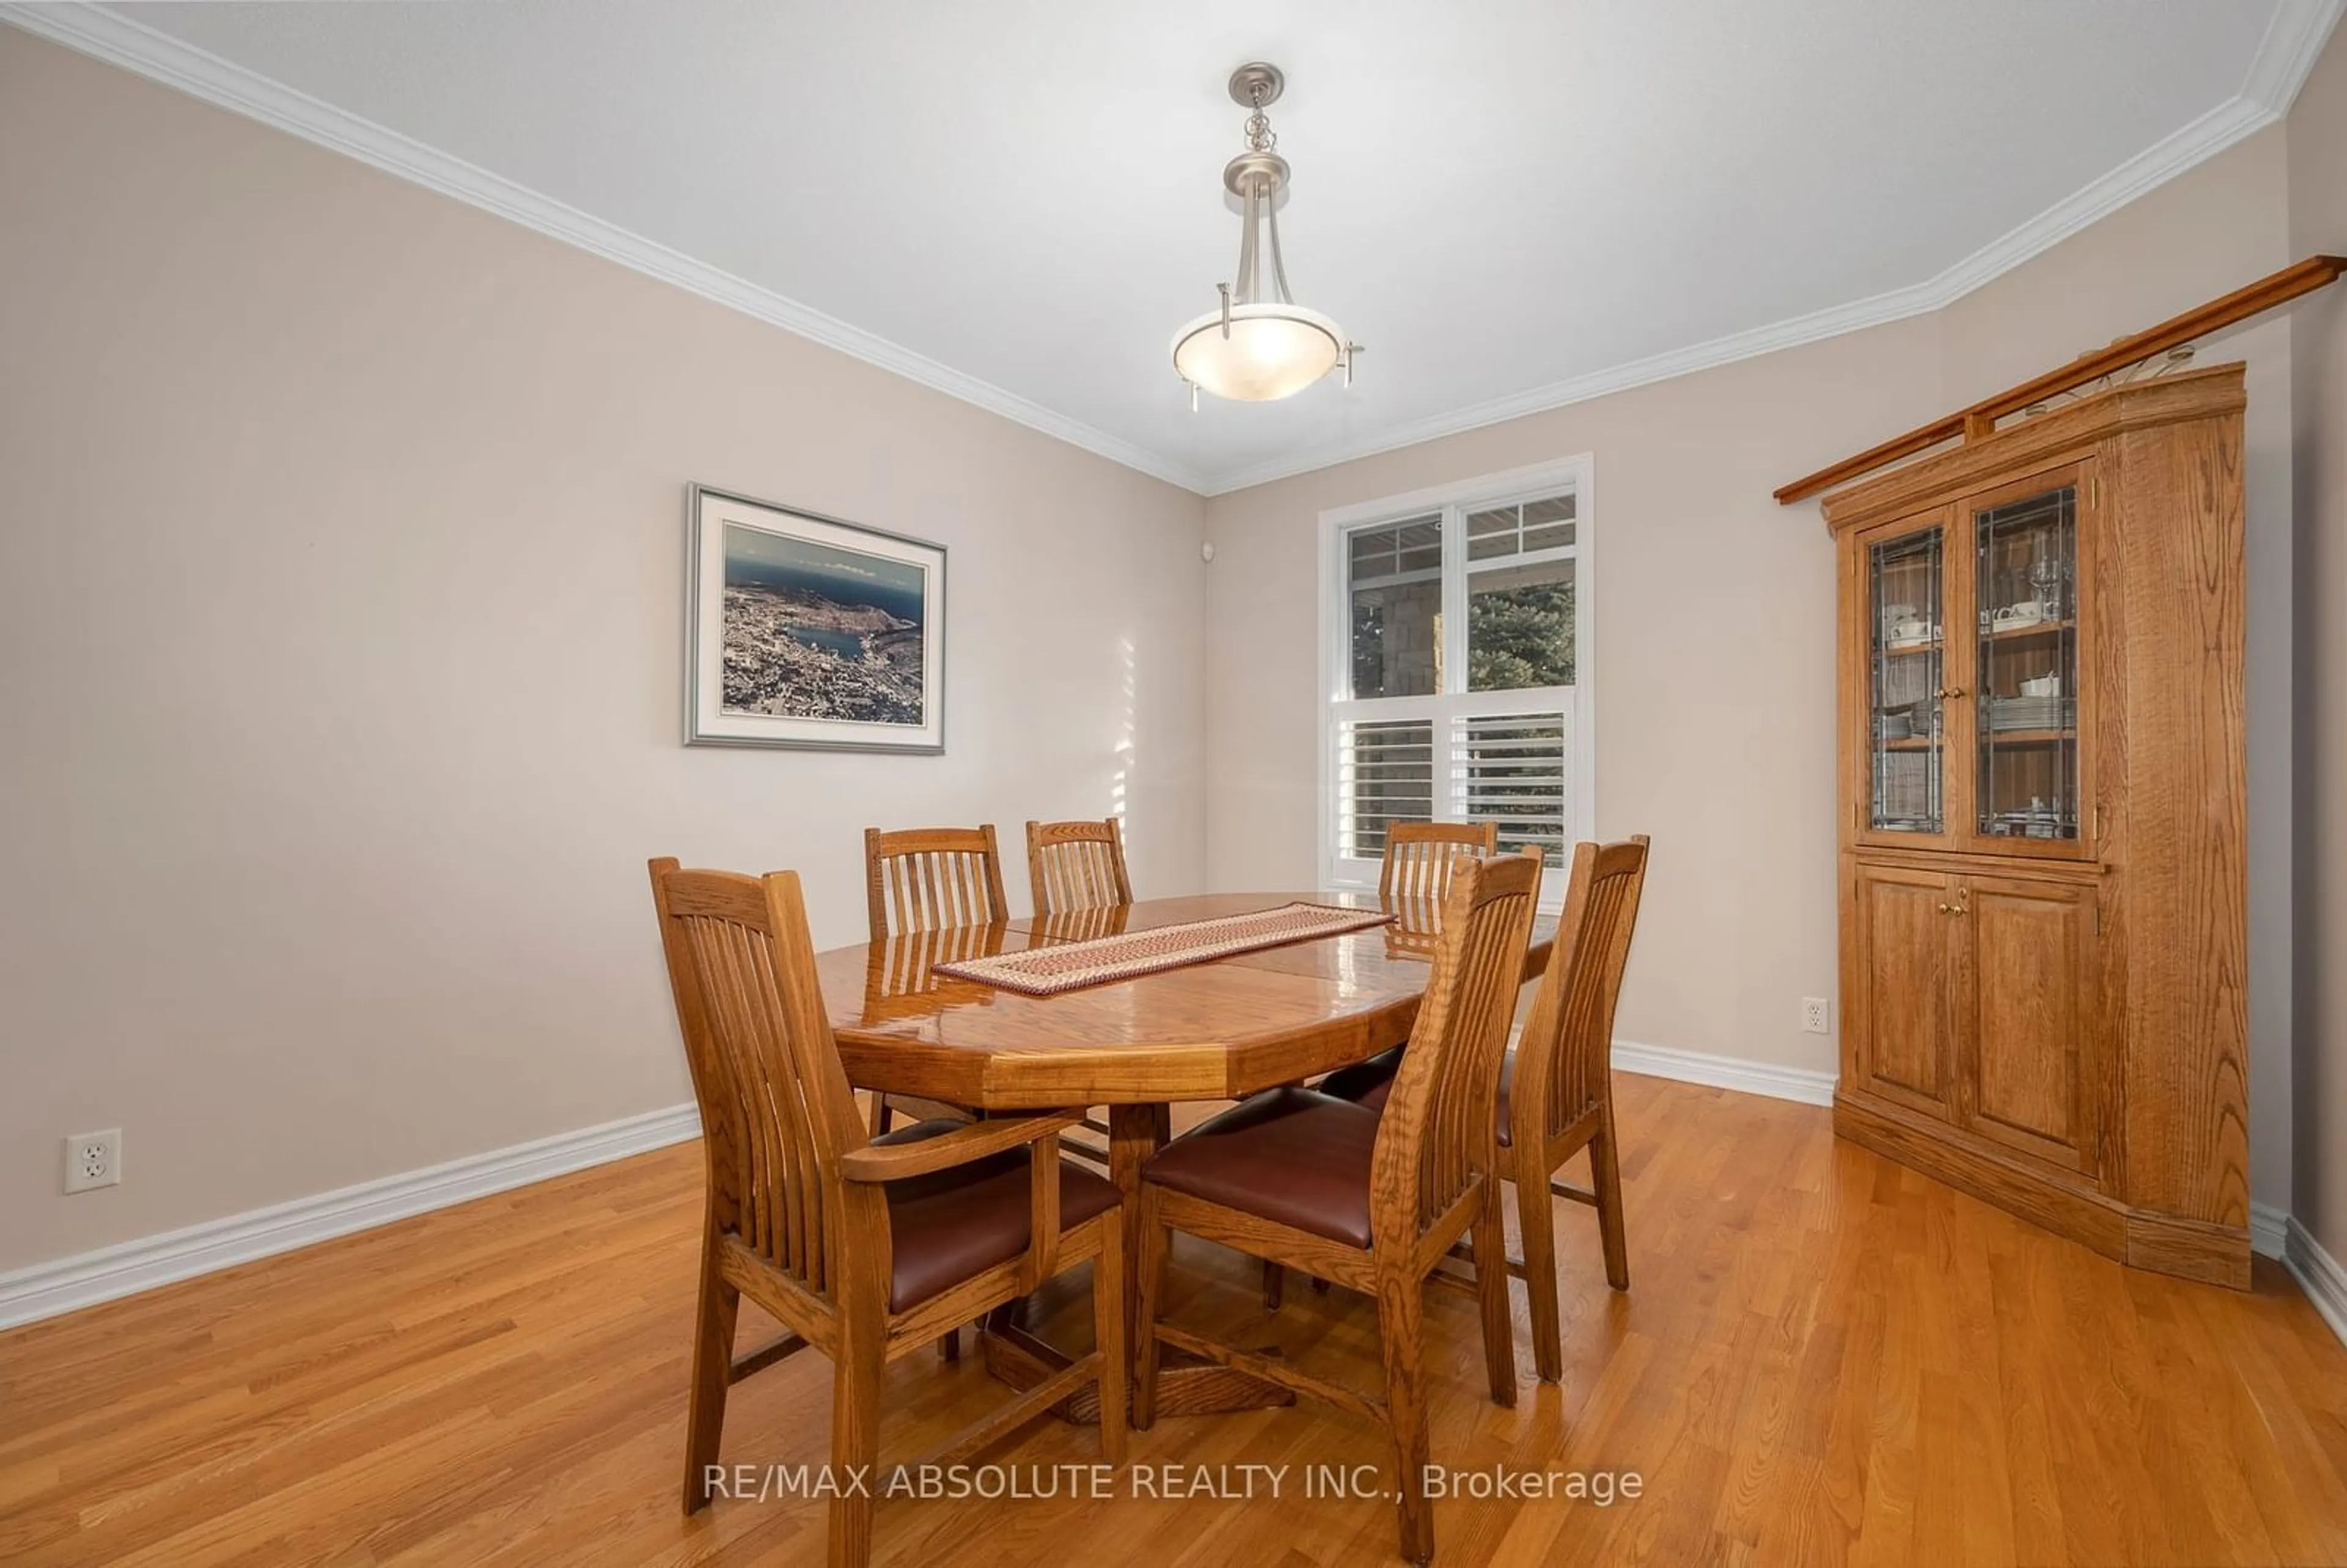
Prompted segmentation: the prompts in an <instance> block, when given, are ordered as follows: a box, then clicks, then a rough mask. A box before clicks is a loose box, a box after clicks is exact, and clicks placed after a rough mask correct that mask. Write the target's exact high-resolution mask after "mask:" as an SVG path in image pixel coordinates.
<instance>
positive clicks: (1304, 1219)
mask: <svg viewBox="0 0 2347 1568" xmlns="http://www.w3.org/2000/svg"><path fill="white" fill-rule="evenodd" d="M1377 1143H1378V1118H1377V1113H1376V1112H1373V1111H1369V1110H1367V1109H1365V1108H1363V1107H1361V1106H1358V1105H1356V1104H1354V1103H1353V1102H1350V1101H1348V1100H1339V1099H1337V1098H1336V1097H1335V1096H1333V1095H1328V1094H1321V1093H1317V1092H1316V1091H1313V1090H1309V1089H1272V1090H1266V1091H1265V1092H1263V1093H1261V1094H1258V1095H1256V1096H1255V1098H1254V1099H1252V1100H1248V1101H1245V1102H1242V1103H1240V1104H1238V1105H1235V1106H1233V1107H1232V1108H1231V1109H1230V1110H1228V1111H1225V1112H1223V1113H1222V1114H1221V1115H1219V1116H1217V1117H1214V1119H1213V1120H1212V1121H1209V1122H1201V1123H1200V1124H1199V1125H1198V1126H1197V1127H1195V1128H1194V1129H1192V1130H1191V1131H1190V1132H1185V1133H1184V1134H1183V1135H1182V1136H1181V1137H1179V1138H1176V1139H1174V1140H1173V1142H1172V1143H1168V1144H1167V1145H1165V1147H1164V1148H1163V1149H1160V1150H1159V1151H1158V1152H1157V1153H1155V1154H1153V1155H1152V1156H1150V1159H1149V1163H1148V1164H1146V1165H1144V1166H1143V1168H1142V1169H1143V1179H1144V1180H1147V1181H1152V1182H1155V1183H1156V1184H1158V1185H1160V1186H1163V1187H1170V1188H1172V1189H1173V1191H1174V1192H1177V1193H1187V1194H1190V1195H1191V1196H1192V1197H1194V1198H1204V1200H1205V1201H1206V1202H1208V1203H1212V1204H1222V1205H1223V1206H1225V1208H1234V1209H1240V1210H1243V1211H1245V1213H1247V1214H1259V1215H1261V1216H1262V1217H1263V1218H1265V1219H1267V1220H1272V1221H1275V1222H1276V1223H1277V1224H1280V1225H1292V1226H1294V1227H1295V1228H1296V1229H1297V1230H1301V1231H1309V1232H1311V1233H1312V1234H1313V1235H1319V1236H1326V1237H1327V1238H1328V1239H1329V1240H1330V1241H1337V1242H1343V1243H1345V1244H1346V1245H1348V1246H1358V1247H1364V1248H1366V1247H1367V1246H1368V1245H1369V1240H1370V1236H1369V1156H1370V1154H1371V1153H1374V1152H1375V1150H1376V1148H1377Z"/></svg>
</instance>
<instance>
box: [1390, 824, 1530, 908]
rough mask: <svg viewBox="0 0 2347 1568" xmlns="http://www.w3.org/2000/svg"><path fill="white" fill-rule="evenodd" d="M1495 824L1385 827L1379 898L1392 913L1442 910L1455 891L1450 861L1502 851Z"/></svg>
mask: <svg viewBox="0 0 2347 1568" xmlns="http://www.w3.org/2000/svg"><path fill="white" fill-rule="evenodd" d="M1499 847H1500V825H1499V824H1498V823H1496V822H1396V823H1389V824H1388V825H1387V826H1386V852H1385V857H1384V859H1382V860H1381V861H1379V862H1378V901H1379V902H1380V903H1382V904H1384V905H1385V906H1386V907H1388V908H1389V909H1391V908H1394V907H1397V906H1404V905H1431V906H1433V907H1438V908H1439V907H1440V906H1441V904H1442V900H1443V897H1445V895H1447V894H1448V893H1449V892H1450V863H1451V862H1452V861H1453V860H1455V859H1457V858H1458V857H1459V856H1461V855H1478V856H1488V855H1494V854H1497V853H1498V852H1499Z"/></svg>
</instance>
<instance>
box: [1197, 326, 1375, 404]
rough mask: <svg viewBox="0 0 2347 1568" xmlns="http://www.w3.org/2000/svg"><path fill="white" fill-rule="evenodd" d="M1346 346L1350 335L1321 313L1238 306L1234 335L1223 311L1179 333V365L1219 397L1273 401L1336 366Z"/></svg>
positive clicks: (1290, 395)
mask: <svg viewBox="0 0 2347 1568" xmlns="http://www.w3.org/2000/svg"><path fill="white" fill-rule="evenodd" d="M1344 344H1345V334H1344V333H1343V332H1342V331H1341V330H1340V329H1339V328H1338V327H1337V323H1335V322H1332V321H1330V320H1329V319H1328V318H1327V316H1324V315H1322V314H1321V313H1319V312H1318V311H1307V310H1306V309H1304V307H1302V306H1301V305H1288V304H1254V305H1233V306H1232V307H1231V335H1230V336H1228V337H1225V336H1224V335H1223V313H1222V312H1220V311H1208V312H1207V313H1205V314H1204V315H1203V316H1200V317H1199V318H1198V319H1197V320H1196V321H1194V322H1192V323H1189V324H1188V325H1187V326H1185V327H1184V328H1183V329H1182V330H1181V331H1180V332H1178V333H1174V334H1173V368H1174V369H1175V370H1178V371H1180V372H1181V373H1182V376H1183V379H1184V380H1186V381H1193V382H1195V383H1197V384H1199V385H1200V386H1203V387H1204V388H1205V389H1206V390H1207V391H1208V392H1211V393H1213V394H1214V395H1215V396H1216V397H1227V398H1231V399H1233V400H1234V401H1236V402H1240V403H1269V402H1271V401H1273V400H1274V399H1276V398H1281V397H1292V396H1294V395H1296V393H1299V392H1301V391H1303V390H1304V389H1305V388H1306V387H1307V386H1309V385H1311V384H1313V383H1314V382H1316V381H1317V380H1319V379H1320V378H1321V377H1322V376H1324V375H1326V374H1328V373H1329V372H1330V371H1331V370H1334V369H1335V368H1336V367H1337V356H1338V355H1339V354H1342V353H1343V352H1344Z"/></svg>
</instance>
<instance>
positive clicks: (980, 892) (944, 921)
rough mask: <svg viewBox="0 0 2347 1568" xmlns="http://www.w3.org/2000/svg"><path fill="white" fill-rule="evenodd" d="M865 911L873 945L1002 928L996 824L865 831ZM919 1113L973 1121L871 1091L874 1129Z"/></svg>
mask: <svg viewBox="0 0 2347 1568" xmlns="http://www.w3.org/2000/svg"><path fill="white" fill-rule="evenodd" d="M864 896H865V912H866V917H867V918H868V920H869V922H870V925H871V929H872V942H873V945H874V946H875V947H877V946H879V945H880V944H881V943H883V942H886V941H887V940H888V938H891V937H903V936H910V935H915V934H917V933H920V932H924V931H937V930H944V929H954V928H968V927H988V926H1000V925H1002V924H1003V923H1005V922H1006V921H1008V920H1009V919H1010V908H1009V907H1008V905H1007V903H1006V901H1005V899H1004V897H1003V894H1002V856H1001V853H1000V852H999V849H998V848H997V847H996V845H995V836H994V825H993V824H992V823H990V822H989V823H986V824H983V825H979V826H978V827H911V828H904V829H901V830H899V831H897V832H894V833H883V832H882V831H881V830H880V829H878V828H876V827H867V828H866V829H865V830H864ZM900 1111H901V1112H905V1113H906V1114H907V1115H909V1116H912V1117H914V1118H915V1119H917V1120H920V1119H935V1118H938V1117H941V1116H942V1117H955V1118H959V1119H961V1120H963V1121H969V1120H973V1119H974V1118H973V1117H972V1114H971V1112H969V1111H968V1110H967V1109H965V1108H963V1107H961V1106H958V1105H948V1104H946V1103H944V1102H941V1101H932V1100H918V1099H912V1098H908V1097H907V1096H904V1095H890V1094H874V1095H873V1096H872V1131H873V1132H875V1133H876V1134H877V1133H882V1132H887V1131H888V1129H889V1127H890V1126H891V1125H893V1124H894V1122H895V1121H896V1116H897V1112H900Z"/></svg>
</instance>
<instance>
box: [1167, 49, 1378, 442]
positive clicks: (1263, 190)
mask: <svg viewBox="0 0 2347 1568" xmlns="http://www.w3.org/2000/svg"><path fill="white" fill-rule="evenodd" d="M1286 85H1287V80H1286V77H1283V76H1282V75H1281V74H1280V70H1279V67H1277V66H1266V65H1261V64H1255V65H1246V66H1241V67H1239V68H1238V69H1237V70H1235V71H1234V72H1232V73H1231V97H1232V99H1233V101H1235V102H1236V103H1237V104H1239V105H1240V106H1241V107H1243V108H1245V109H1246V110H1247V111H1248V112H1247V118H1246V145H1247V149H1246V150H1245V152H1242V153H1240V154H1239V155H1238V156H1237V157H1236V158H1234V159H1231V160H1230V162H1229V163H1228V164H1226V165H1225V166H1224V169H1223V184H1224V186H1225V188H1226V189H1227V190H1229V191H1230V192H1231V194H1232V195H1234V196H1235V197H1237V198H1238V199H1239V205H1240V218H1239V267H1238V276H1237V279H1236V281H1235V282H1229V283H1217V284H1216V285H1215V287H1216V288H1217V289H1219V290H1220V291H1221V292H1222V296H1223V302H1222V304H1221V306H1220V308H1218V309H1215V310H1212V311H1208V312H1207V313H1205V314H1204V315H1203V316H1200V317H1199V318H1198V319H1197V320H1196V321H1194V322H1191V323H1189V324H1187V325H1186V326H1184V327H1183V329H1182V330H1181V331H1180V332H1178V333H1174V334H1173V369H1174V371H1175V372H1176V373H1177V374H1179V375H1180V376H1181V377H1182V379H1183V380H1184V381H1186V382H1188V383H1189V384H1190V406H1191V407H1192V408H1193V409H1195V408H1196V407H1197V406H1198V390H1199V388H1201V387H1204V389H1205V390H1206V391H1208V392H1211V393H1213V394H1214V395H1215V396H1217V397H1227V398H1231V399H1234V400H1235V401H1238V402H1242V403H1268V402H1271V401H1273V400H1275V399H1277V398H1282V397H1292V396H1294V395H1296V393H1299V392H1301V391H1303V390H1304V389H1305V388H1306V387H1307V386H1309V385H1311V384H1313V383H1314V382H1316V381H1318V380H1319V379H1320V378H1321V377H1322V376H1324V375H1327V374H1328V373H1329V372H1330V371H1331V370H1334V369H1336V368H1337V367H1338V366H1339V365H1341V366H1343V367H1344V371H1345V384H1346V385H1347V386H1350V385H1352V384H1353V356H1354V355H1355V354H1358V353H1359V352H1360V349H1361V345H1360V344H1358V343H1353V342H1351V341H1349V340H1348V339H1347V338H1346V336H1345V333H1344V329H1342V328H1341V327H1339V326H1337V323H1335V322H1333V321H1331V320H1329V319H1328V318H1327V316H1325V315H1322V314H1321V313H1319V312H1318V311H1312V310H1307V309H1305V308H1304V307H1303V306H1302V305H1299V304H1297V303H1296V302H1295V300H1294V299H1293V298H1292V297H1291V296H1290V295H1289V293H1288V291H1287V268H1286V263H1285V262H1283V261H1281V259H1280V254H1279V193H1280V190H1282V189H1283V188H1284V187H1285V186H1286V184H1287V160H1286V159H1284V158H1282V157H1280V156H1279V154H1278V153H1277V152H1276V150H1274V149H1276V147H1277V146H1278V145H1279V138H1277V137H1276V136H1274V135H1273V134H1272V131H1271V120H1270V118H1269V117H1268V116H1266V114H1265V113H1264V110H1265V109H1266V108H1270V107H1271V106H1272V105H1273V104H1275V103H1276V102H1278V101H1279V95H1280V93H1281V91H1282V89H1284V88H1285V87H1286ZM1266 251H1268V252H1269V255H1268V262H1269V265H1268V270H1267V272H1266Z"/></svg>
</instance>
